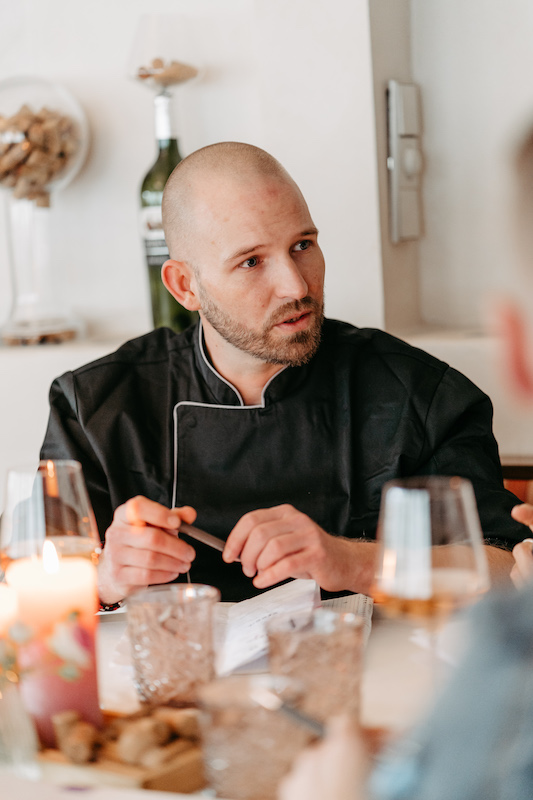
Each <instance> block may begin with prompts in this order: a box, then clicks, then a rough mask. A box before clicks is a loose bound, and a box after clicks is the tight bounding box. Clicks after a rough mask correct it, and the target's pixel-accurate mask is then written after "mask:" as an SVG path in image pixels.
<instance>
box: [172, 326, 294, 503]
mask: <svg viewBox="0 0 533 800" xmlns="http://www.w3.org/2000/svg"><path fill="white" fill-rule="evenodd" d="M202 331H203V327H202V322H201V320H200V324H199V325H198V344H199V347H200V354H201V356H202V358H203V360H204V361H205V363H206V365H207V366H208V367H209V369H210V370H211V372H212V373H213V374H214V375H216V376H217V378H218V379H219V380H221V381H222V382H223V383H225V384H226V386H229V388H230V389H232V390H233V391H234V392H235V394H236V395H237V398H238V399H239V405H235V406H229V405H225V404H224V403H197V402H196V401H194V400H180V402H179V403H176V405H175V406H174V409H173V412H172V414H173V418H174V480H173V484H172V508H174V507H175V506H176V499H177V498H176V495H177V491H178V408H179V407H180V406H197V407H199V408H224V409H226V410H227V411H248V410H252V409H254V408H255V409H257V408H264V407H265V392H266V390H267V389H268V387H269V386H270V384H271V383H272V381H273V380H274V378H276V377H277V376H278V375H279V374H280V373H281V372H283V371H284V370H285V369H287V367H286V366H284V367H281V369H279V370H278V371H277V372H276V373H274V375H272V377H271V378H269V379H268V381H267V382H266V383H265V385H264V386H263V389H262V391H261V402H260V403H257V404H256V405H253V406H247V405H245V404H244V400H243V398H242V395H241V393H240V392H239V390H238V389H236V388H235V386H233V384H232V383H230V382H229V381H227V380H226V378H223V377H222V375H220V373H219V372H217V370H216V369H215V368H214V366H213V365H212V364H211V362H210V361H209V359H208V358H207V356H206V354H205V350H204V343H203V341H202Z"/></svg>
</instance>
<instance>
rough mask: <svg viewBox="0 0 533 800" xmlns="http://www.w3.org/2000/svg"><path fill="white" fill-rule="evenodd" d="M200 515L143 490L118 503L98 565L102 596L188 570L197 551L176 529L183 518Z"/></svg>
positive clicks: (107, 598) (114, 596)
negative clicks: (148, 495) (163, 502)
mask: <svg viewBox="0 0 533 800" xmlns="http://www.w3.org/2000/svg"><path fill="white" fill-rule="evenodd" d="M195 519H196V511H195V510H194V509H193V508H191V507H190V506H183V507H182V508H173V509H168V508H166V507H165V506H162V505H160V504H159V503H155V502H154V501H153V500H148V498H146V497H141V496H139V497H133V498H132V499H131V500H128V501H127V502H126V503H124V504H123V505H121V506H119V507H118V508H117V509H116V511H115V515H114V517H113V522H112V523H111V525H110V526H109V528H108V529H107V531H106V537H105V546H104V551H103V554H102V556H101V557H100V563H99V565H98V590H99V594H100V600H101V601H102V602H103V603H107V604H112V603H116V602H118V601H119V600H122V599H123V598H124V597H126V596H127V595H128V594H130V593H131V592H132V591H134V590H136V589H141V588H144V587H146V586H149V585H150V584H154V583H169V582H170V581H173V580H174V579H175V578H177V577H178V575H181V574H182V573H184V572H188V570H189V569H190V566H191V562H192V560H193V559H194V557H195V555H196V554H195V552H194V549H193V548H192V547H191V546H190V545H189V544H187V543H186V542H184V541H182V540H181V539H179V538H178V536H177V533H178V531H179V526H180V523H181V522H188V523H189V524H190V523H192V522H194V520H195Z"/></svg>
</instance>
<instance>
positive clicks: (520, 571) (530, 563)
mask: <svg viewBox="0 0 533 800" xmlns="http://www.w3.org/2000/svg"><path fill="white" fill-rule="evenodd" d="M511 516H512V517H513V519H516V521H517V522H522V523H523V524H524V525H529V527H530V528H531V530H532V531H533V506H532V505H530V504H529V503H523V504H522V505H520V506H515V507H514V508H513V510H512V511H511ZM532 548H533V539H524V541H523V542H520V543H519V544H517V545H515V546H514V548H513V557H514V560H515V563H514V566H513V568H512V570H511V578H512V579H513V583H514V584H515V586H522V585H523V584H524V583H525V582H526V581H528V580H531V579H532V578H533V552H532Z"/></svg>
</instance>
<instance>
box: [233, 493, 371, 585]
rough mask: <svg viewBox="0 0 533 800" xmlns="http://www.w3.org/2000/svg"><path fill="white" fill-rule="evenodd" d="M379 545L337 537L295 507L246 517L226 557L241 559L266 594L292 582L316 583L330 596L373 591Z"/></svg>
mask: <svg viewBox="0 0 533 800" xmlns="http://www.w3.org/2000/svg"><path fill="white" fill-rule="evenodd" d="M375 552H376V544H375V542H361V541H351V540H349V539H343V538H340V537H337V536H331V535H330V534H328V533H326V532H325V531H323V530H322V528H320V527H319V526H318V525H317V524H316V523H315V522H313V520H312V519H310V518H309V517H308V516H306V514H303V513H302V512H300V511H297V510H296V509H295V508H293V506H290V505H282V506H275V507H274V508H264V509H259V510H257V511H250V512H249V513H248V514H245V515H244V516H243V517H241V519H240V520H239V522H238V523H237V524H236V526H235V527H234V528H233V530H232V532H231V533H230V535H229V537H228V540H227V542H226V547H225V548H224V552H223V554H222V558H223V559H224V561H226V562H228V563H229V562H232V561H235V559H236V558H240V559H241V562H242V570H243V572H244V574H245V575H247V576H248V577H249V578H251V577H253V576H254V575H255V578H254V581H253V583H254V586H256V587H257V588H258V589H264V588H266V587H268V586H273V585H274V584H275V583H279V582H280V581H284V580H286V579H287V578H312V579H313V580H315V581H316V582H317V583H318V584H319V586H320V587H321V588H322V589H325V590H327V591H330V592H337V591H343V590H347V591H353V592H367V593H368V591H369V589H370V585H371V582H372V578H373V574H374V559H375Z"/></svg>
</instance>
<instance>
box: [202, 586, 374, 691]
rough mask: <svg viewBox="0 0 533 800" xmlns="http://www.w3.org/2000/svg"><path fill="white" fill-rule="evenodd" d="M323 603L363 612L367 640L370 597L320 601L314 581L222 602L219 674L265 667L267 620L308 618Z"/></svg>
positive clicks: (217, 634) (219, 610) (218, 629)
mask: <svg viewBox="0 0 533 800" xmlns="http://www.w3.org/2000/svg"><path fill="white" fill-rule="evenodd" d="M320 605H322V606H325V607H327V608H332V609H334V610H336V611H346V612H352V613H354V614H357V615H358V616H361V617H362V618H363V624H364V627H365V641H366V639H367V638H368V635H369V634H370V628H371V624H372V623H371V619H372V600H371V598H370V597H366V595H362V594H351V595H348V596H346V597H338V598H335V599H332V600H325V601H323V602H322V603H321V602H320V590H319V587H318V585H317V584H316V583H315V582H314V581H308V580H295V581H291V582H290V583H286V584H284V585H283V586H277V587H276V588H275V589H271V590H270V591H268V592H264V593H263V594H260V595H258V596H257V597H252V598H250V599H249V600H243V601H242V602H240V603H219V605H218V608H217V616H216V623H215V631H216V632H215V648H216V651H217V661H216V670H217V674H218V675H221V676H222V675H228V674H229V673H230V672H235V671H241V670H243V668H244V671H254V670H264V669H266V667H267V664H266V659H265V656H266V654H267V652H268V639H267V634H266V628H265V625H266V623H267V621H268V620H269V619H272V618H273V617H276V616H281V615H283V616H286V615H289V614H290V615H291V617H293V618H295V619H299V620H305V619H308V618H309V617H310V616H311V613H312V611H313V608H317V607H318V606H320Z"/></svg>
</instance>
